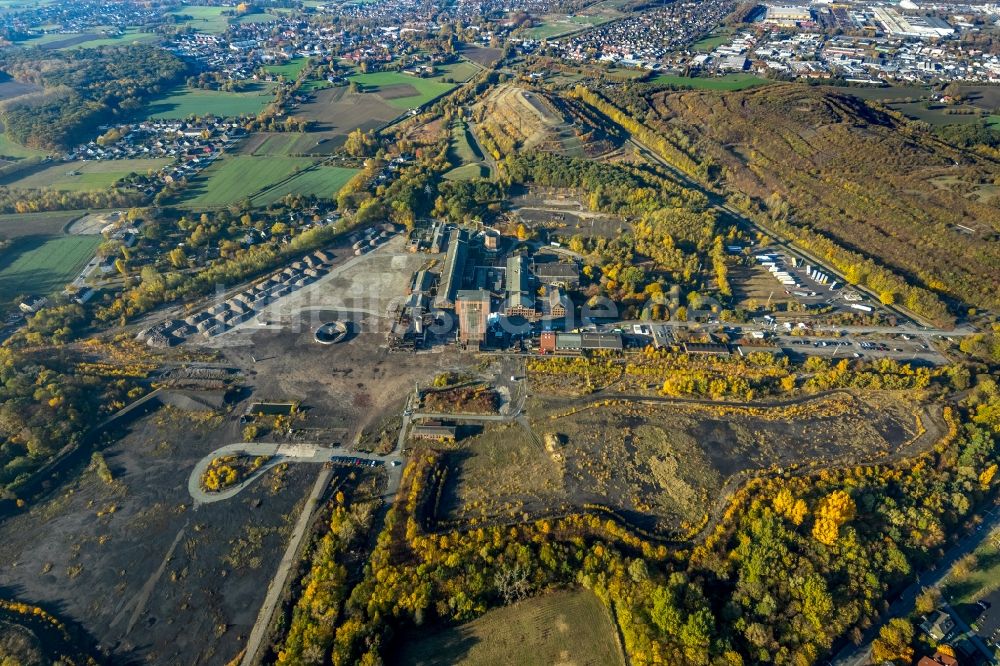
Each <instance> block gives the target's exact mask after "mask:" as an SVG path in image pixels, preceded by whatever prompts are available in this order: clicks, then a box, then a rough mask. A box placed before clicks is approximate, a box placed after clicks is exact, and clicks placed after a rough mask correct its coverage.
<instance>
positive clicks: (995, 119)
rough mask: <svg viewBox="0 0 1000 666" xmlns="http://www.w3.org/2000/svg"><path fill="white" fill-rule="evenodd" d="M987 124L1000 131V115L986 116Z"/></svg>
mask: <svg viewBox="0 0 1000 666" xmlns="http://www.w3.org/2000/svg"><path fill="white" fill-rule="evenodd" d="M986 124H987V125H988V126H990V127H992V128H994V129H1000V115H996V114H994V115H992V116H986Z"/></svg>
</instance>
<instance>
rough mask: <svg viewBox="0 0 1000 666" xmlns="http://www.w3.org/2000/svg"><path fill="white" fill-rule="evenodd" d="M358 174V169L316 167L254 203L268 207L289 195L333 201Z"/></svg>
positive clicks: (272, 190)
mask: <svg viewBox="0 0 1000 666" xmlns="http://www.w3.org/2000/svg"><path fill="white" fill-rule="evenodd" d="M356 173H358V169H347V168H344V167H333V166H321V167H316V168H315V169H312V170H310V171H304V172H303V173H301V174H299V175H298V176H295V177H294V178H292V179H291V180H288V181H286V182H284V183H282V184H281V185H278V186H277V187H275V188H273V189H270V190H268V191H266V192H263V193H262V194H260V195H259V196H256V197H254V198H253V200H252V201H253V204H254V205H255V206H266V205H267V204H270V203H274V202H275V201H279V200H281V199H282V198H283V197H284V196H285V195H288V194H298V195H301V196H314V197H319V198H321V199H333V198H335V197H336V196H337V193H338V192H340V189H341V188H342V187H343V186H344V185H345V184H346V183H347V181H349V180H350V179H351V178H353V177H354V175H355V174H356Z"/></svg>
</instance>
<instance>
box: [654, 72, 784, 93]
mask: <svg viewBox="0 0 1000 666" xmlns="http://www.w3.org/2000/svg"><path fill="white" fill-rule="evenodd" d="M650 83H659V84H663V85H673V86H678V87H684V88H693V89H694V90H743V89H744V88H752V87H754V86H761V85H764V84H767V83H770V81H768V80H767V79H762V78H760V77H759V76H754V75H753V74H726V75H725V76H704V77H689V76H678V75H676V74H660V75H659V76H656V77H653V78H652V79H650Z"/></svg>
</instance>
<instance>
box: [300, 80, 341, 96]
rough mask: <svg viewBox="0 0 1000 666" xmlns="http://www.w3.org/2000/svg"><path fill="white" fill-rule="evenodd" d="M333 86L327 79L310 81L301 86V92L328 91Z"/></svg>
mask: <svg viewBox="0 0 1000 666" xmlns="http://www.w3.org/2000/svg"><path fill="white" fill-rule="evenodd" d="M332 87H333V84H332V83H330V82H329V81H327V80H326V79H308V80H306V81H303V82H302V85H300V86H299V90H300V91H301V92H304V93H305V92H313V91H315V90H326V89H327V88H332Z"/></svg>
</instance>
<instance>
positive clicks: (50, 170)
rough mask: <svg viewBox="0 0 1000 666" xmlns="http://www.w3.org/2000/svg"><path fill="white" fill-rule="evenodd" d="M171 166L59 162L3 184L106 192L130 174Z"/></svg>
mask: <svg viewBox="0 0 1000 666" xmlns="http://www.w3.org/2000/svg"><path fill="white" fill-rule="evenodd" d="M170 162H171V160H170V159H166V158H164V159H135V160H102V161H100V162H60V163H56V164H52V165H50V166H47V167H45V168H43V169H40V170H33V169H29V170H28V173H27V175H24V176H22V177H20V178H17V177H15V179H14V180H10V181H0V183H2V184H3V185H5V186H7V187H10V188H16V189H42V188H51V189H54V190H65V191H67V192H91V191H95V190H106V189H108V188H109V187H111V186H112V185H114V184H115V181H117V180H119V179H121V178H124V177H125V176H127V175H129V174H130V173H146V172H147V171H149V170H150V169H152V170H154V171H155V170H158V169H160V168H161V167H163V166H165V165H167V164H170Z"/></svg>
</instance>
